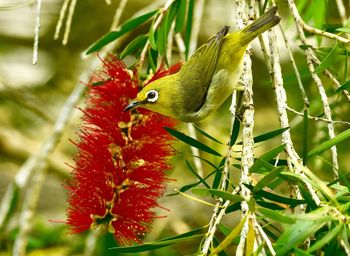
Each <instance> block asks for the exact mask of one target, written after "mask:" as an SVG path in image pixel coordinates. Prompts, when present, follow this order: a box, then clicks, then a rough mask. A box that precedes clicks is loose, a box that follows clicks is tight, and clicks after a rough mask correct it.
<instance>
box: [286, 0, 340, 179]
mask: <svg viewBox="0 0 350 256" xmlns="http://www.w3.org/2000/svg"><path fill="white" fill-rule="evenodd" d="M288 6H289V9H290V11H291V13H292V15H293V18H294V21H295V24H296V26H297V28H298V29H297V30H298V35H299V38H300V41H301V42H302V43H303V44H307V43H308V42H307V40H306V37H305V34H304V31H303V28H304V27H303V26H302V23H301V22H300V16H299V13H298V9H297V7H296V5H295V3H294V0H288ZM304 29H305V28H304ZM338 40H339V39H338ZM305 56H306V62H307V66H308V69H309V71H310V73H311V77H312V79H313V80H314V82H315V84H316V86H317V88H318V91H319V94H320V96H321V100H322V105H323V110H324V113H325V116H326V118H327V119H328V120H332V112H331V109H330V106H329V103H328V97H327V94H326V91H325V89H324V86H323V83H322V81H321V79H320V77H319V76H318V75H317V74H316V73H315V66H314V62H313V60H314V57H313V52H312V49H310V48H307V49H306V50H305ZM327 126H328V135H329V138H330V139H332V138H334V137H335V133H334V126H333V121H332V122H328V123H327ZM331 152H332V161H333V174H334V177H335V179H337V178H338V177H339V174H338V169H339V164H338V154H337V148H336V146H332V147H331Z"/></svg>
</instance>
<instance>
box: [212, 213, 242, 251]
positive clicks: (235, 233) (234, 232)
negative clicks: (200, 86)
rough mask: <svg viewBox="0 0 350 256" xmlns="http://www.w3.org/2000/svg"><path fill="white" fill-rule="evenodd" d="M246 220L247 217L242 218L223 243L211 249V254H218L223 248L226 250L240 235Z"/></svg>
mask: <svg viewBox="0 0 350 256" xmlns="http://www.w3.org/2000/svg"><path fill="white" fill-rule="evenodd" d="M245 222H246V217H244V218H243V219H241V221H240V222H239V223H238V225H237V226H236V227H235V228H234V229H233V230H232V231H231V233H230V234H229V235H228V236H226V238H225V239H224V240H223V241H222V242H221V244H219V245H218V246H217V247H216V248H215V249H213V250H212V251H211V253H210V256H213V255H217V254H218V253H219V252H221V251H222V250H225V248H226V247H227V246H229V245H230V244H231V243H232V241H233V240H234V239H235V238H236V237H238V235H239V233H240V232H241V230H242V227H243V225H244V223H245Z"/></svg>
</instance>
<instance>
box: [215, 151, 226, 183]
mask: <svg viewBox="0 0 350 256" xmlns="http://www.w3.org/2000/svg"><path fill="white" fill-rule="evenodd" d="M225 162H226V157H223V158H222V160H221V162H220V164H219V166H218V168H217V170H216V174H215V177H214V180H213V185H212V188H214V189H217V188H218V187H219V185H220V180H221V177H222V170H223V168H224V165H225Z"/></svg>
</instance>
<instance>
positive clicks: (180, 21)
mask: <svg viewBox="0 0 350 256" xmlns="http://www.w3.org/2000/svg"><path fill="white" fill-rule="evenodd" d="M178 2H179V8H178V9H177V13H176V20H175V33H180V32H181V31H182V29H183V27H184V23H185V19H186V0H178Z"/></svg>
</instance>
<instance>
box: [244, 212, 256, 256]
mask: <svg viewBox="0 0 350 256" xmlns="http://www.w3.org/2000/svg"><path fill="white" fill-rule="evenodd" d="M254 243H255V230H254V227H253V223H252V220H251V219H250V218H249V219H248V234H247V240H246V247H245V255H252V254H253V251H254Z"/></svg>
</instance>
